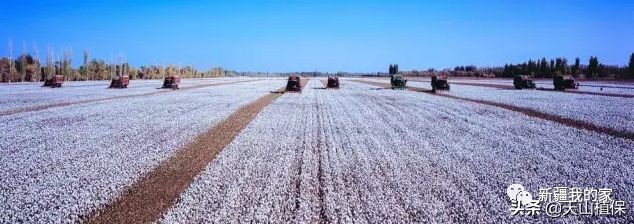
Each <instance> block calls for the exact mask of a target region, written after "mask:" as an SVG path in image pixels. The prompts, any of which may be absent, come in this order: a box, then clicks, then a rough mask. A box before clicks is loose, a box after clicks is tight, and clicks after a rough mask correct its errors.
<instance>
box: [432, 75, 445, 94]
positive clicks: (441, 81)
mask: <svg viewBox="0 0 634 224" xmlns="http://www.w3.org/2000/svg"><path fill="white" fill-rule="evenodd" d="M431 90H432V91H434V92H436V91H437V90H449V82H447V77H446V76H435V75H434V76H432V77H431Z"/></svg>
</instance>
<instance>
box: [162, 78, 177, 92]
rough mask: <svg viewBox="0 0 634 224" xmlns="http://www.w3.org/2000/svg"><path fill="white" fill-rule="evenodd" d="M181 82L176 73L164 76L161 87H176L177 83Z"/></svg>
mask: <svg viewBox="0 0 634 224" xmlns="http://www.w3.org/2000/svg"><path fill="white" fill-rule="evenodd" d="M180 83H181V77H180V76H178V75H168V76H165V80H164V81H163V87H161V88H163V89H178V85H179V84H180Z"/></svg>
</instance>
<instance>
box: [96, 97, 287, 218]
mask: <svg viewBox="0 0 634 224" xmlns="http://www.w3.org/2000/svg"><path fill="white" fill-rule="evenodd" d="M280 91H281V89H280ZM280 95H281V94H279V93H269V94H267V95H265V96H263V97H261V98H260V99H258V100H256V101H254V102H252V103H250V104H248V105H246V106H243V107H242V108H240V109H238V110H237V111H236V112H234V113H233V114H231V115H230V116H229V117H228V118H227V119H225V120H224V121H222V122H220V123H219V124H217V125H215V126H213V127H211V128H210V129H209V130H207V132H205V133H203V134H201V135H199V136H198V137H197V139H196V140H195V141H194V142H192V143H190V144H188V145H187V146H185V148H183V149H181V150H179V151H177V152H175V153H174V154H173V155H172V156H171V157H170V158H168V159H166V160H164V161H163V162H162V163H161V164H160V165H159V166H158V167H156V168H155V169H154V170H153V171H151V172H150V173H148V174H147V175H146V176H145V177H144V178H141V179H140V180H139V181H138V182H136V183H134V184H133V185H132V186H130V187H129V188H128V189H127V190H126V191H125V192H124V193H123V194H122V195H121V196H120V197H118V198H117V199H115V200H114V201H112V202H111V203H110V204H109V205H107V206H105V208H104V209H102V210H100V211H95V212H93V213H92V214H90V215H88V218H87V220H86V221H87V222H88V223H150V222H154V221H156V220H158V219H159V218H160V217H161V216H162V215H163V213H164V212H165V211H167V209H169V208H170V207H171V206H172V204H174V203H175V202H176V200H177V199H178V197H179V196H180V194H181V193H182V192H183V191H185V189H187V187H189V185H190V184H191V182H192V181H193V180H194V178H195V177H196V176H198V174H199V173H201V172H202V171H204V170H205V168H206V167H207V165H208V164H209V163H210V162H211V161H212V160H213V159H214V158H216V155H217V154H218V153H219V152H220V151H221V150H222V149H224V148H225V147H226V146H227V145H229V143H231V142H232V141H233V139H234V138H235V137H236V136H237V135H238V133H240V131H241V130H242V129H244V128H245V127H246V126H247V125H248V124H249V123H250V122H251V120H252V119H253V118H255V116H256V115H257V114H258V113H260V111H262V110H263V109H264V108H265V107H266V106H268V105H269V104H270V103H271V102H273V100H275V99H277V98H278V97H279V96H280Z"/></svg>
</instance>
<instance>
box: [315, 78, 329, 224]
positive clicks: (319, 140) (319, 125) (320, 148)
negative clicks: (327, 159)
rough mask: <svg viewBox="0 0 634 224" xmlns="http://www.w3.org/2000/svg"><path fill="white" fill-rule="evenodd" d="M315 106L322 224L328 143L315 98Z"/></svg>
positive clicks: (322, 119) (322, 110) (325, 217)
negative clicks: (323, 157) (323, 144)
mask: <svg viewBox="0 0 634 224" xmlns="http://www.w3.org/2000/svg"><path fill="white" fill-rule="evenodd" d="M319 81H321V83H322V84H324V87H325V83H324V80H319ZM315 105H316V106H317V130H319V131H318V132H317V182H318V187H319V191H318V192H317V196H318V197H319V219H320V220H321V221H322V222H327V221H328V218H327V216H326V200H325V199H324V198H325V197H326V193H325V192H324V188H325V187H326V186H325V184H324V169H323V159H322V156H323V155H324V154H327V152H326V153H324V149H326V150H327V149H328V142H327V141H326V140H325V134H324V133H323V132H324V131H325V130H324V129H323V128H324V127H323V126H322V122H326V120H325V119H324V116H322V113H323V112H324V109H323V108H322V106H320V102H319V99H318V98H315ZM329 121H330V120H329ZM331 125H332V124H331ZM322 141H323V142H324V143H325V144H326V145H325V146H322V145H321V143H322Z"/></svg>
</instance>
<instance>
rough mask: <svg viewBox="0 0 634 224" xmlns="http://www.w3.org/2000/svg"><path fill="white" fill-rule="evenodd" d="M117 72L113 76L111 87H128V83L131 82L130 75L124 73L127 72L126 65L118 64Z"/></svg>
mask: <svg viewBox="0 0 634 224" xmlns="http://www.w3.org/2000/svg"><path fill="white" fill-rule="evenodd" d="M116 67H117V69H116V70H117V74H116V75H115V76H114V77H112V81H111V82H110V88H117V89H121V88H128V84H130V76H127V75H124V74H125V73H126V70H127V69H126V67H127V66H126V65H125V64H123V65H121V66H119V65H117V66H116Z"/></svg>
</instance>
